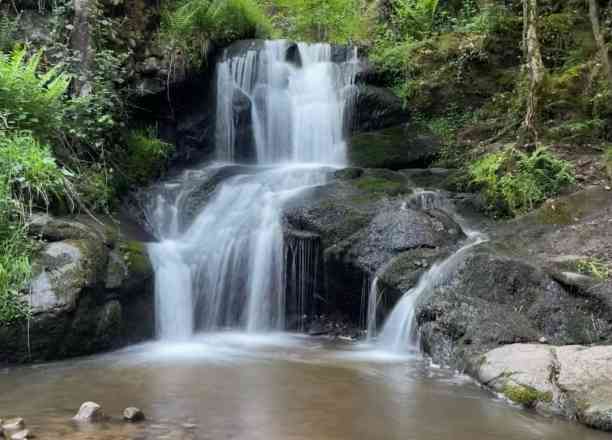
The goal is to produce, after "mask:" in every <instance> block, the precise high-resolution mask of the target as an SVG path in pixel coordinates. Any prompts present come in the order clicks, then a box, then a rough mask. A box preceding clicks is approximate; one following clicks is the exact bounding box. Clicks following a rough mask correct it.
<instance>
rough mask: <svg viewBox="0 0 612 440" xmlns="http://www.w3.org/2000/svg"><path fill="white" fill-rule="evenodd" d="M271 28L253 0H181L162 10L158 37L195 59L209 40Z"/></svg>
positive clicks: (266, 32)
mask: <svg viewBox="0 0 612 440" xmlns="http://www.w3.org/2000/svg"><path fill="white" fill-rule="evenodd" d="M271 32H272V25H271V24H270V21H269V20H268V18H267V17H266V14H265V13H264V11H263V9H262V8H261V7H260V6H259V4H258V3H257V2H256V0H182V1H179V2H178V5H177V6H176V7H175V8H172V9H169V10H166V11H165V12H164V13H163V16H162V31H161V39H162V41H164V42H169V43H170V45H171V46H172V48H173V49H175V50H180V51H182V52H183V53H184V54H186V55H187V57H188V58H189V60H190V61H191V62H198V61H201V60H204V57H205V55H206V52H207V51H208V46H209V44H210V42H211V41H216V42H221V43H226V42H229V41H232V40H236V39H240V38H252V37H263V36H267V35H269V34H270V33H271Z"/></svg>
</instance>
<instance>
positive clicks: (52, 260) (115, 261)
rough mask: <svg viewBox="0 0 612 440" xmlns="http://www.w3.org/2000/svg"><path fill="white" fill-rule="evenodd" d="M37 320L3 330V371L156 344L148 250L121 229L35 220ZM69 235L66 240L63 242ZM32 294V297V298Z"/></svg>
mask: <svg viewBox="0 0 612 440" xmlns="http://www.w3.org/2000/svg"><path fill="white" fill-rule="evenodd" d="M30 224H31V225H32V226H31V229H30V232H31V233H33V234H35V235H38V236H42V237H46V238H48V239H49V240H51V241H50V242H47V243H46V244H44V245H43V247H42V249H41V251H40V252H39V254H38V255H37V256H35V258H34V261H33V265H32V266H33V279H32V282H31V286H30V289H29V291H28V292H27V294H28V297H27V298H26V297H25V296H24V301H26V302H27V303H28V304H30V305H31V312H32V317H31V319H30V320H29V321H28V322H26V321H25V320H23V321H16V322H12V323H3V324H1V325H0V364H6V363H16V362H28V361H46V360H54V359H61V358H65V357H70V356H78V355H85V354H91V353H96V352H99V351H102V350H108V349H111V348H117V347H119V346H121V345H123V344H126V343H128V342H138V341H141V340H143V339H146V338H150V337H153V335H154V328H153V325H154V324H153V322H154V318H153V314H154V313H153V312H154V311H153V303H154V300H153V269H152V267H151V264H150V261H149V258H148V254H147V251H146V249H145V246H144V244H143V243H140V242H134V241H128V240H126V239H124V238H123V235H122V233H121V231H119V230H117V228H116V226H115V225H114V224H113V223H109V224H107V225H104V226H103V225H98V224H96V226H92V225H91V224H89V223H88V222H87V221H82V219H78V218H54V217H50V216H48V215H46V214H43V215H38V216H35V217H34V218H33V219H32V221H31V222H30ZM62 234H64V235H65V237H64V236H63V235H62ZM24 295H26V292H24Z"/></svg>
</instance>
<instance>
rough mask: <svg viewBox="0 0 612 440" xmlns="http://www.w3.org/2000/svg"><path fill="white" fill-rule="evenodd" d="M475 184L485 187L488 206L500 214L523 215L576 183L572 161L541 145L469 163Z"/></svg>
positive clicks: (497, 154) (491, 154) (488, 155)
mask: <svg viewBox="0 0 612 440" xmlns="http://www.w3.org/2000/svg"><path fill="white" fill-rule="evenodd" d="M469 172H470V176H471V181H472V184H475V185H477V186H479V187H480V188H482V190H483V193H484V195H485V197H486V199H487V201H488V202H489V205H490V206H491V207H492V208H494V209H496V210H498V211H500V212H501V213H510V214H514V215H516V214H521V213H524V212H527V211H529V210H531V209H533V208H535V207H536V205H538V204H539V203H541V202H543V201H544V200H546V199H547V198H548V197H551V196H554V195H556V194H558V193H559V192H560V191H561V190H562V189H563V188H564V187H565V186H567V185H569V184H572V183H573V182H574V180H575V179H574V175H573V172H572V169H571V165H570V164H569V162H566V161H563V160H561V159H557V158H556V157H554V156H553V155H552V154H551V153H550V152H549V151H548V150H546V149H544V148H538V149H537V150H536V151H534V152H533V153H531V154H528V153H524V152H522V151H519V150H517V149H515V148H508V149H506V150H503V151H500V152H497V153H490V154H487V155H486V156H484V157H483V158H482V159H479V160H477V161H475V162H473V163H472V164H471V165H470V166H469Z"/></svg>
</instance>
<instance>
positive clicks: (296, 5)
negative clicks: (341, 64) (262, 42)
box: [269, 0, 368, 43]
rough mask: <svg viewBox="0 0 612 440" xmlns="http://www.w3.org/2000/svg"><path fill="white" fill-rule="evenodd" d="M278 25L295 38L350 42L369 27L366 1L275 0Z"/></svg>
mask: <svg viewBox="0 0 612 440" xmlns="http://www.w3.org/2000/svg"><path fill="white" fill-rule="evenodd" d="M269 3H270V4H271V7H272V8H273V9H274V11H275V24H277V26H278V27H280V28H281V29H283V31H284V33H285V34H286V35H287V36H288V37H290V38H294V39H299V40H307V41H330V42H335V43H349V42H352V41H355V40H358V39H360V38H361V35H362V33H363V31H362V30H363V29H364V28H366V27H367V24H366V21H367V20H366V19H367V18H368V17H367V13H366V12H367V11H366V7H365V4H364V2H363V1H362V0H271V1H270V2H269Z"/></svg>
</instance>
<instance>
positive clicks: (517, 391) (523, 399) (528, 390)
mask: <svg viewBox="0 0 612 440" xmlns="http://www.w3.org/2000/svg"><path fill="white" fill-rule="evenodd" d="M502 392H503V394H504V395H505V396H506V397H507V398H508V399H510V400H512V401H513V402H514V403H518V404H520V405H524V406H527V407H533V406H535V405H536V403H538V402H546V403H550V402H552V394H551V393H550V392H542V391H538V390H536V389H535V388H532V387H527V386H524V385H518V384H512V383H507V384H506V386H505V387H504V389H503V391H502Z"/></svg>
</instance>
